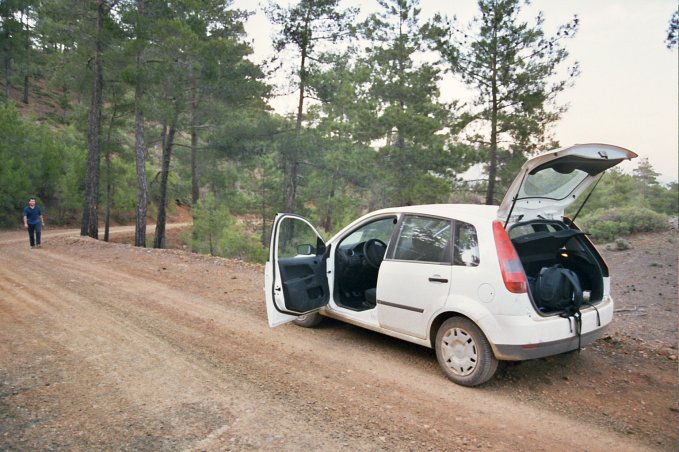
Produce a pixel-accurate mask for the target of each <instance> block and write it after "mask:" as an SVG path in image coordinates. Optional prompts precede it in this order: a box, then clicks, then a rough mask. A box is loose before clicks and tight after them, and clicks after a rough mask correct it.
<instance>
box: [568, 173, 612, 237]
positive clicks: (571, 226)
mask: <svg viewBox="0 0 679 452" xmlns="http://www.w3.org/2000/svg"><path fill="white" fill-rule="evenodd" d="M605 173H606V172H605V171H603V172H602V173H601V176H599V179H597V181H596V183H595V184H594V186H593V187H592V189H591V190H590V191H589V193H588V194H587V197H586V198H585V200H584V201H583V202H582V204H581V205H580V208H579V209H578V211H577V212H575V215H573V218H572V219H571V220H570V225H569V227H570V228H571V229H572V228H573V225H574V224H575V219H576V218H577V217H578V215H580V211H581V210H582V208H583V207H585V204H587V201H589V197H590V196H592V193H594V190H595V189H596V186H597V185H599V182H601V178H603V177H604V174H605Z"/></svg>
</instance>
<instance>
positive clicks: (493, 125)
mask: <svg viewBox="0 0 679 452" xmlns="http://www.w3.org/2000/svg"><path fill="white" fill-rule="evenodd" d="M492 51H493V55H492V58H493V61H492V68H491V71H492V74H491V81H490V83H491V90H492V98H491V106H490V155H489V156H488V157H489V160H490V162H489V166H488V189H487V190H486V204H487V205H493V204H495V200H494V198H495V178H496V176H497V134H498V132H497V121H498V100H497V95H498V86H497V84H498V81H497V71H498V68H497V30H494V31H493V50H492Z"/></svg>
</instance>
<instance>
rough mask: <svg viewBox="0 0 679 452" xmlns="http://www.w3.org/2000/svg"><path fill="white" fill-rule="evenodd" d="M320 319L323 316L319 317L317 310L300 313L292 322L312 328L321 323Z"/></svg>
mask: <svg viewBox="0 0 679 452" xmlns="http://www.w3.org/2000/svg"><path fill="white" fill-rule="evenodd" d="M321 320H323V317H321V315H320V314H319V313H318V312H311V313H309V314H304V315H300V316H299V317H297V318H296V319H295V320H293V321H292V323H294V324H295V325H298V326H301V327H304V328H313V327H315V326H316V325H318V324H319V323H321Z"/></svg>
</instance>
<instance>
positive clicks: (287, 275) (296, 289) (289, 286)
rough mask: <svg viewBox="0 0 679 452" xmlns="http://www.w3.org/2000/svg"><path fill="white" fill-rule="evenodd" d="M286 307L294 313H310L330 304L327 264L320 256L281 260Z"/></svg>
mask: <svg viewBox="0 0 679 452" xmlns="http://www.w3.org/2000/svg"><path fill="white" fill-rule="evenodd" d="M278 265H279V268H280V272H281V279H282V281H283V295H284V296H285V300H286V307H287V308H288V309H289V310H291V311H294V312H308V311H311V310H314V309H318V308H320V307H322V306H323V305H325V304H326V303H327V302H328V298H329V296H328V295H329V294H328V284H327V279H326V277H325V263H324V262H323V260H322V259H321V258H319V257H318V256H308V257H301V256H298V257H294V258H288V259H279V260H278Z"/></svg>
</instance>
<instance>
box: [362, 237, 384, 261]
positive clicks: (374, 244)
mask: <svg viewBox="0 0 679 452" xmlns="http://www.w3.org/2000/svg"><path fill="white" fill-rule="evenodd" d="M386 252H387V244H386V243H384V242H383V241H382V240H380V239H370V240H367V241H366V242H365V243H364V244H363V257H364V258H365V261H366V262H367V263H368V265H369V266H371V267H373V268H380V264H381V263H382V261H383V260H384V253H386Z"/></svg>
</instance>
